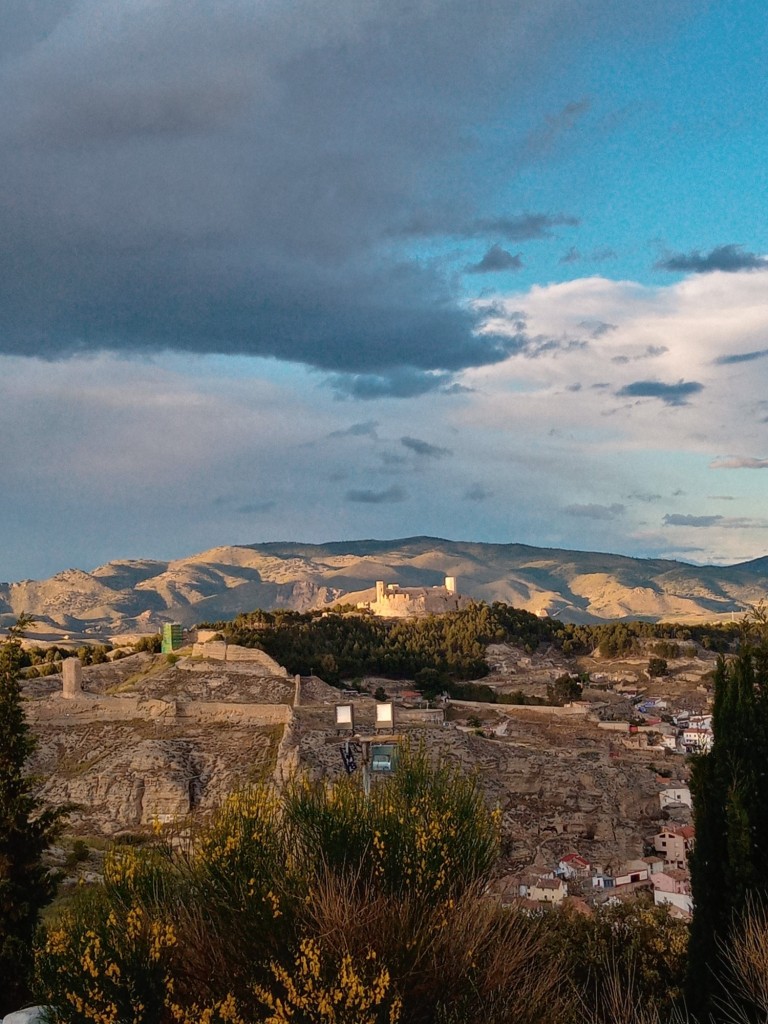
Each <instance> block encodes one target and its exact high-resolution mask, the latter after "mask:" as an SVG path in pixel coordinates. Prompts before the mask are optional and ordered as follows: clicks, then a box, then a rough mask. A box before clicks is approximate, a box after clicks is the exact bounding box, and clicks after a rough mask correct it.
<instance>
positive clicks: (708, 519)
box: [663, 512, 724, 527]
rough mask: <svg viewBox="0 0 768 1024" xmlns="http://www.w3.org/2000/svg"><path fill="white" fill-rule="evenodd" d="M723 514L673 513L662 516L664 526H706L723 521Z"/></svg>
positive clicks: (715, 524) (716, 524)
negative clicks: (695, 514) (690, 514)
mask: <svg viewBox="0 0 768 1024" xmlns="http://www.w3.org/2000/svg"><path fill="white" fill-rule="evenodd" d="M723 519H724V517H723V516H688V515H680V514H678V513H676V512H675V513H673V514H672V515H666V516H664V520H663V522H664V525H665V526H696V527H707V526H718V525H719V524H721V523H722V522H723Z"/></svg>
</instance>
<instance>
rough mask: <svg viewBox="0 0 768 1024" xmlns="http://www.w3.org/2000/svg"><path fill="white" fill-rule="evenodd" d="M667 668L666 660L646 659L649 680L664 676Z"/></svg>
mask: <svg viewBox="0 0 768 1024" xmlns="http://www.w3.org/2000/svg"><path fill="white" fill-rule="evenodd" d="M668 671H669V668H668V666H667V659H666V658H649V659H648V675H649V677H650V678H651V679H658V678H659V677H660V676H665V675H666V674H667V672H668Z"/></svg>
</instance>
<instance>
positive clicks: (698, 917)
mask: <svg viewBox="0 0 768 1024" xmlns="http://www.w3.org/2000/svg"><path fill="white" fill-rule="evenodd" d="M761 615H762V609H758V610H757V611H756V613H755V616H754V617H753V619H752V620H751V622H750V623H749V624H748V625H747V627H746V628H745V629H744V635H743V638H742V643H741V648H740V651H739V653H738V655H737V656H736V657H735V658H733V659H732V660H730V661H727V662H726V661H725V659H724V658H722V657H721V658H720V660H719V662H718V665H717V670H716V672H715V698H714V706H713V712H712V728H713V733H714V742H713V745H712V750H711V751H710V753H708V754H702V755H699V756H697V757H696V758H695V759H694V761H693V765H692V770H691V792H692V795H693V809H694V821H695V826H696V843H695V847H694V850H693V853H692V855H691V863H690V867H691V883H692V889H693V898H694V904H695V912H694V917H693V924H692V928H691V945H690V963H689V978H688V990H689V1001H690V1002H691V1004H692V1007H693V1008H694V1009H698V1010H700V1011H706V1010H708V1009H709V1008H711V1006H712V1001H713V997H715V996H717V994H718V992H719V988H718V985H719V983H718V980H717V974H718V971H720V970H721V969H722V956H723V953H724V951H725V950H726V948H727V947H728V944H729V943H730V941H731V939H732V936H733V935H734V934H735V932H736V931H737V930H738V927H739V923H740V920H741V918H742V917H743V915H744V914H745V912H746V911H747V909H748V906H749V905H750V903H751V901H752V900H753V899H756V898H757V899H759V898H760V897H761V896H764V895H765V892H766V883H765V863H766V858H768V627H767V624H766V622H765V618H764V616H763V617H762V618H761ZM745 1019H746V1018H745Z"/></svg>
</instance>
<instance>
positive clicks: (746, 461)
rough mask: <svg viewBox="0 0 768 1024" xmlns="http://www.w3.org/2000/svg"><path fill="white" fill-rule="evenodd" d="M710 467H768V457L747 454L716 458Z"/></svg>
mask: <svg viewBox="0 0 768 1024" xmlns="http://www.w3.org/2000/svg"><path fill="white" fill-rule="evenodd" d="M709 468H710V469H768V459H754V458H749V457H748V456H746V455H733V456H731V457H730V458H727V459H715V460H714V461H713V462H710V464H709Z"/></svg>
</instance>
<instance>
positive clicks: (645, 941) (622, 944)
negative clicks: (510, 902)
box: [547, 896, 688, 1024]
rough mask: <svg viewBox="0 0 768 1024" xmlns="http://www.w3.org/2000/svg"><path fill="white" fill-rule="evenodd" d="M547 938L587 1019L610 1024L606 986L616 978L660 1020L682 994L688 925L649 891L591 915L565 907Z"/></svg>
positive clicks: (553, 917)
mask: <svg viewBox="0 0 768 1024" xmlns="http://www.w3.org/2000/svg"><path fill="white" fill-rule="evenodd" d="M547 925H548V935H549V941H550V942H551V943H552V947H553V949H554V950H556V951H557V952H558V953H559V955H560V956H561V957H562V959H563V961H564V963H565V965H566V971H567V976H568V978H569V981H570V984H571V985H572V986H573V987H574V989H575V990H576V991H577V992H578V994H579V1000H580V1002H581V1003H582V1005H583V1006H584V1008H585V1009H588V1011H589V1013H588V1015H587V1017H588V1019H591V1020H601V1019H604V1018H605V1017H606V1016H607V1020H606V1024H613V1017H612V1015H611V1014H610V998H609V990H610V986H611V985H612V984H613V983H614V982H616V981H618V983H619V985H620V986H621V988H622V989H623V990H624V991H625V992H626V991H629V990H631V991H632V992H633V996H634V998H635V999H636V1000H637V1001H638V1002H639V1003H640V1004H641V1005H643V1006H645V1007H646V1008H649V1007H650V1006H654V1007H655V1009H656V1011H657V1012H659V1013H660V1015H661V1018H662V1019H663V1020H668V1019H669V1014H670V1012H671V1011H672V1009H673V1007H674V1006H675V1005H676V1004H678V1003H679V1002H680V1000H681V998H682V994H683V986H684V982H685V971H686V952H687V946H688V926H687V925H686V924H684V923H683V922H682V921H677V920H675V919H674V918H673V917H671V916H670V913H669V908H668V907H656V906H654V905H653V902H652V901H651V900H650V899H649V898H648V896H645V897H640V898H638V899H636V900H633V901H631V902H629V903H620V904H618V905H617V906H604V907H600V908H596V909H595V911H594V913H593V914H592V915H591V916H586V915H584V914H581V913H579V912H578V911H575V910H571V909H570V908H568V909H563V910H561V911H559V912H558V913H557V914H555V915H553V916H552V917H551V919H550V920H548V921H547Z"/></svg>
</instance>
